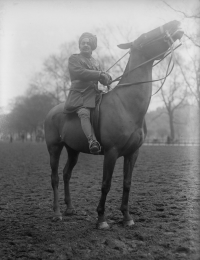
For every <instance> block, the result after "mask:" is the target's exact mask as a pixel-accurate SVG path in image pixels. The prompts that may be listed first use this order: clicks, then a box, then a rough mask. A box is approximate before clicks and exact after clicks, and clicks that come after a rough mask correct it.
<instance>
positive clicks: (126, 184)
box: [123, 181, 131, 192]
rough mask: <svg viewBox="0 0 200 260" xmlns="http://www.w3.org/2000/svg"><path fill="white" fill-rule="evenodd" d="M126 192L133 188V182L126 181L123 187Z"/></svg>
mask: <svg viewBox="0 0 200 260" xmlns="http://www.w3.org/2000/svg"><path fill="white" fill-rule="evenodd" d="M123 189H124V191H125V192H129V191H130V189H131V182H130V181H124V187H123Z"/></svg>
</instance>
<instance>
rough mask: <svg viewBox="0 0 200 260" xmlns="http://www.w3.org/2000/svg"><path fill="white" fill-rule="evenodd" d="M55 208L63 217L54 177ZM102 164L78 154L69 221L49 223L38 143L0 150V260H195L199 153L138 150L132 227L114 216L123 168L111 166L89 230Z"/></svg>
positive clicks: (46, 174) (42, 149) (45, 171)
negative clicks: (101, 213)
mask: <svg viewBox="0 0 200 260" xmlns="http://www.w3.org/2000/svg"><path fill="white" fill-rule="evenodd" d="M66 158H67V155H66V152H64V153H63V154H62V157H61V162H60V167H59V172H60V175H59V176H60V186H59V190H60V203H61V209H62V212H63V211H64V210H65V204H64V200H63V199H64V195H63V194H64V193H63V181H62V169H63V166H64V163H65V160H66ZM102 163H103V157H102V156H93V155H85V154H81V155H80V157H79V162H78V164H77V165H76V167H75V169H74V171H73V176H72V178H71V192H72V199H73V202H74V206H75V207H76V210H77V214H76V215H74V216H71V217H69V216H68V217H64V218H63V221H58V222H54V221H53V220H52V217H53V212H52V198H53V194H52V188H51V183H50V167H49V157H48V153H47V150H46V146H45V144H44V143H15V142H14V143H3V142H1V143H0V259H1V260H9V259H10V260H11V259H23V260H25V259H28V260H32V259H42V260H43V259H48V260H54V259H55V260H67V259H71V260H76V259H81V260H82V259H83V260H84V259H99V260H102V259H106V260H111V259H123V260H126V259H136V260H140V259H148V260H153V259H155V260H158V259H160V260H171V259H180V260H182V259H183V260H184V259H186V260H197V259H200V251H199V244H200V236H199V232H200V214H199V213H200V192H199V191H200V173H199V170H200V165H199V147H171V146H163V147H162V146H143V147H142V148H141V150H140V155H139V159H138V161H137V163H136V167H135V170H134V174H133V178H132V188H131V194H130V211H131V214H132V216H133V218H134V221H135V225H134V226H132V227H126V228H125V227H123V225H122V215H121V212H120V211H119V207H120V203H121V196H122V167H123V160H122V158H120V159H119V160H118V161H117V164H116V167H115V172H114V175H113V180H112V187H111V191H110V193H109V195H108V197H107V203H106V214H107V218H108V223H109V224H110V229H109V230H104V231H102V230H97V229H96V217H97V213H96V207H97V205H98V202H99V198H100V188H101V179H102Z"/></svg>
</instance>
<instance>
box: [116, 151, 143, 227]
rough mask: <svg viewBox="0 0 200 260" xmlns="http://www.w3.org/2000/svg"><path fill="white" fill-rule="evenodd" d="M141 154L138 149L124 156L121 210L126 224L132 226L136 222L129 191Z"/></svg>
mask: <svg viewBox="0 0 200 260" xmlns="http://www.w3.org/2000/svg"><path fill="white" fill-rule="evenodd" d="M138 154H139V150H137V151H136V152H135V153H134V154H131V155H129V156H124V181H123V196H122V204H121V208H120V210H121V212H122V214H123V216H124V218H123V223H124V225H126V226H127V225H128V226H132V225H133V224H134V222H133V218H132V217H131V215H130V214H129V207H128V200H129V192H130V188H131V179H132V172H133V168H134V165H135V162H136V160H137V157H138Z"/></svg>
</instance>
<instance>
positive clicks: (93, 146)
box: [78, 108, 101, 154]
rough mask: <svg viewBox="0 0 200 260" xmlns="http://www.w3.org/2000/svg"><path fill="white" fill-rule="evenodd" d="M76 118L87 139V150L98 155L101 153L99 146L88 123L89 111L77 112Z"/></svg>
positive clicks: (83, 109) (81, 110)
mask: <svg viewBox="0 0 200 260" xmlns="http://www.w3.org/2000/svg"><path fill="white" fill-rule="evenodd" d="M78 116H79V118H80V120H81V126H82V130H83V132H84V134H85V136H86V137H87V139H88V143H89V149H90V152H91V153H92V154H98V153H99V152H100V151H101V146H100V144H99V142H98V141H97V140H96V137H95V135H94V131H93V129H92V125H91V123H90V111H89V109H85V108H82V109H80V110H79V111H78Z"/></svg>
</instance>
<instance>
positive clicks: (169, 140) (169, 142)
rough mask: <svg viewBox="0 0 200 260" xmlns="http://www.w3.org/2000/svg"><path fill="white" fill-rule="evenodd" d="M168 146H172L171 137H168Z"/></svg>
mask: <svg viewBox="0 0 200 260" xmlns="http://www.w3.org/2000/svg"><path fill="white" fill-rule="evenodd" d="M167 144H171V137H170V136H169V135H168V136H167Z"/></svg>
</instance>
